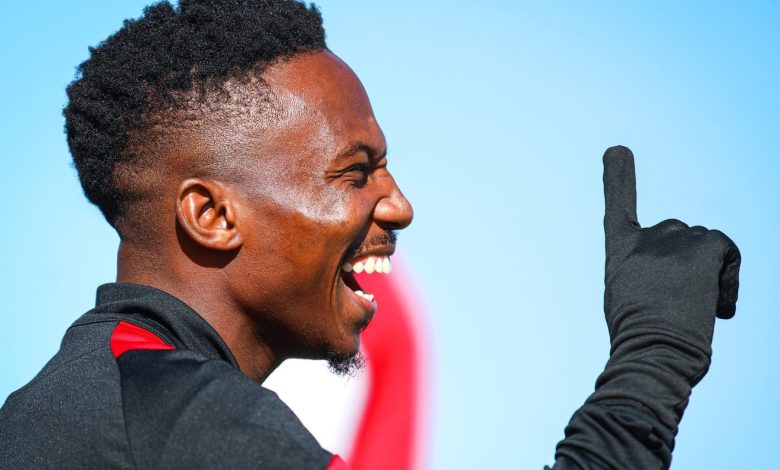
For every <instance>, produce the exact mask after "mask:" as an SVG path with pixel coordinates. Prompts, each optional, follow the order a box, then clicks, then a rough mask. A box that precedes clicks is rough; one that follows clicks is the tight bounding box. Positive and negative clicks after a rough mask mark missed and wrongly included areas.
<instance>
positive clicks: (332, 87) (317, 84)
mask: <svg viewBox="0 0 780 470" xmlns="http://www.w3.org/2000/svg"><path fill="white" fill-rule="evenodd" d="M263 80H264V81H265V82H266V83H267V84H268V85H269V86H270V90H271V92H272V93H273V99H274V101H275V102H276V104H277V105H278V106H279V107H280V110H279V111H280V113H279V116H278V118H279V119H278V121H277V125H278V130H279V131H280V132H282V133H285V134H287V133H291V134H295V133H298V134H303V135H302V137H304V138H306V139H308V140H309V142H310V143H315V141H316V142H317V143H319V144H320V145H324V146H327V147H340V146H344V145H349V144H350V143H354V142H355V141H360V142H362V143H365V144H367V145H369V146H372V147H375V148H376V149H377V150H378V151H381V150H383V147H384V146H385V142H384V136H383V135H382V132H381V130H380V128H379V126H378V124H377V122H376V119H375V117H374V113H373V110H372V109H371V104H370V102H369V99H368V96H367V95H366V92H365V90H364V88H363V85H362V84H361V83H360V80H359V79H358V77H357V76H356V75H355V73H354V72H353V71H352V69H350V68H349V66H347V64H345V63H344V62H343V61H342V60H341V59H339V58H338V57H337V56H336V55H334V54H333V53H332V52H330V51H327V50H325V51H320V52H316V53H310V54H302V55H298V56H295V57H293V58H291V59H288V60H286V61H284V62H282V63H280V64H277V65H276V66H273V67H271V68H270V69H268V70H266V71H265V73H264V74H263ZM288 137H292V136H289V135H288ZM334 150H335V149H334Z"/></svg>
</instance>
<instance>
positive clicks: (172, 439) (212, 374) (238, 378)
mask: <svg viewBox="0 0 780 470" xmlns="http://www.w3.org/2000/svg"><path fill="white" fill-rule="evenodd" d="M117 363H118V365H119V371H120V376H121V383H122V401H123V409H124V414H125V422H126V426H127V433H128V438H129V440H130V447H131V449H132V452H133V455H134V457H135V460H136V465H138V466H140V467H157V466H160V467H164V468H167V467H176V468H185V467H189V468H214V467H221V468H225V467H253V466H260V465H262V466H263V467H264V468H280V469H282V468H291V469H292V468H296V469H307V468H323V469H324V468H325V467H326V466H327V464H328V462H329V461H330V459H331V458H332V455H331V454H329V453H328V452H327V451H325V450H323V449H322V448H321V447H320V445H319V444H318V443H317V441H316V440H315V439H314V437H313V436H312V435H311V433H309V431H308V430H306V428H305V427H304V426H303V424H302V423H301V422H300V420H299V419H298V418H297V417H296V416H295V414H294V413H293V412H292V411H291V410H290V409H289V408H288V407H287V406H286V405H285V404H284V403H283V402H282V401H281V400H280V399H279V397H278V396H277V395H276V394H275V393H273V392H271V391H270V390H267V389H265V388H263V387H261V386H260V385H258V384H257V383H255V382H252V381H251V380H249V379H248V378H247V377H245V376H244V375H243V374H241V372H240V371H239V370H238V369H236V368H235V367H233V366H232V365H230V364H228V363H226V362H224V361H220V360H208V359H205V358H203V357H202V356H200V355H198V354H196V353H193V352H191V351H186V350H134V351H127V352H125V353H124V354H122V355H121V356H119V357H118V359H117Z"/></svg>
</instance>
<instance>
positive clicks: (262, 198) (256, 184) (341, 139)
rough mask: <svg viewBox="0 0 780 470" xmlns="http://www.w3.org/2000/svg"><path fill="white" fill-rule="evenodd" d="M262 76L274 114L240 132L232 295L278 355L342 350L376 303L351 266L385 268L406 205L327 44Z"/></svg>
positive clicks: (353, 83)
mask: <svg viewBox="0 0 780 470" xmlns="http://www.w3.org/2000/svg"><path fill="white" fill-rule="evenodd" d="M263 80H264V81H265V82H266V83H267V84H268V86H269V87H270V89H271V91H272V93H273V101H274V103H275V104H276V105H277V106H276V107H277V108H278V111H279V112H278V113H276V114H274V117H273V118H271V119H270V121H271V123H270V124H266V125H263V126H260V127H254V126H252V125H251V124H250V125H247V126H240V127H242V129H241V130H240V131H239V130H238V129H237V130H236V134H241V137H240V139H238V140H240V141H241V147H242V148H243V151H245V152H246V153H247V155H244V158H245V159H246V160H247V161H248V162H249V163H248V165H247V166H248V168H246V170H245V175H244V178H243V179H241V180H239V181H240V183H238V185H239V187H237V188H235V189H236V192H237V193H238V194H239V196H240V197H239V200H240V206H239V207H240V210H239V211H238V214H239V215H238V217H239V218H238V220H237V222H236V224H237V228H238V229H239V230H240V231H241V233H242V235H243V237H244V244H243V246H242V247H241V249H240V251H239V254H238V255H237V257H236V259H235V262H234V263H231V266H230V269H231V271H230V272H229V274H228V275H229V276H232V277H233V279H231V283H230V284H231V285H232V288H233V289H234V292H233V297H234V298H236V299H238V302H240V303H241V305H242V307H243V309H244V310H246V311H249V312H251V314H252V315H253V319H254V320H255V324H256V327H257V328H256V332H255V334H256V336H258V337H259V338H260V339H261V340H262V341H264V342H265V343H266V344H268V345H269V346H270V347H271V348H272V349H273V350H274V351H275V353H276V354H277V355H281V356H283V357H290V356H294V357H309V358H325V357H330V358H331V359H333V358H336V359H345V358H348V357H350V356H352V355H354V354H355V353H357V351H358V347H359V333H360V332H361V331H362V329H363V328H365V326H366V325H367V324H368V322H369V320H370V319H371V318H372V316H373V315H374V312H375V310H376V302H375V301H373V300H372V299H371V296H370V295H367V294H369V293H366V294H363V295H361V293H359V292H356V291H358V290H360V287H359V285H358V284H357V283H356V282H355V279H354V271H353V272H348V271H349V269H350V266H352V267H353V270H354V269H355V267H357V270H360V266H363V267H364V268H365V267H368V266H367V265H369V264H373V265H374V271H375V272H374V274H372V275H385V274H384V273H382V272H381V271H383V270H384V268H386V267H387V265H388V262H387V261H386V260H385V259H386V258H387V257H389V256H390V255H392V254H393V251H394V250H395V243H394V237H393V234H392V232H391V230H396V229H401V228H404V227H406V226H407V225H409V223H410V222H411V220H412V207H411V205H410V204H409V201H407V200H406V198H404V196H403V195H402V194H401V191H400V190H399V188H398V186H397V185H396V183H395V181H394V180H393V177H392V176H391V175H390V172H389V170H388V168H387V157H386V152H387V144H386V142H385V138H384V135H383V134H382V131H381V129H380V128H379V125H378V124H377V122H376V119H375V118H374V115H373V111H372V109H371V105H370V103H369V101H368V97H367V96H366V93H365V91H364V89H363V87H362V85H361V83H360V81H359V80H358V78H357V77H356V76H355V74H354V73H353V72H352V71H351V70H350V69H349V67H348V66H347V65H346V64H345V63H344V62H342V61H341V60H340V59H339V58H338V57H336V56H335V55H333V54H332V53H331V52H329V51H323V52H318V53H314V54H305V55H299V56H296V57H294V58H292V59H290V60H289V61H286V62H282V63H281V64H279V65H276V66H274V67H272V68H270V69H269V70H267V71H266V72H265V73H264V74H263ZM247 129H253V130H251V131H247ZM358 263H360V265H358Z"/></svg>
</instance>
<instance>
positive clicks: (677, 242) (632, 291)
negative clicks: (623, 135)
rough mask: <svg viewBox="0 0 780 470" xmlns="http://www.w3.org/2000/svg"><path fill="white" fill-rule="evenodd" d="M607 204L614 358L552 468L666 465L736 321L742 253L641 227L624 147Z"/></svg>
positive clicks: (612, 158)
mask: <svg viewBox="0 0 780 470" xmlns="http://www.w3.org/2000/svg"><path fill="white" fill-rule="evenodd" d="M604 199H605V203H606V210H605V215H604V232H605V238H606V269H605V276H604V286H605V289H604V313H605V316H606V320H607V327H608V329H609V336H610V341H611V349H610V357H609V360H608V362H607V365H606V367H605V368H604V372H603V373H602V374H601V375H600V376H599V378H598V380H597V381H596V390H595V392H594V393H593V394H592V395H591V396H590V397H588V399H587V400H586V401H585V404H584V405H583V406H582V407H581V408H580V409H578V410H577V411H576V412H575V413H574V415H573V416H572V418H571V421H570V422H569V425H568V426H567V427H566V430H565V435H566V437H565V438H564V440H563V441H561V442H560V443H558V447H557V450H556V453H555V458H556V461H555V466H554V467H553V468H554V469H556V470H567V469H601V468H609V469H634V470H641V469H658V468H668V467H669V466H670V464H671V458H672V457H671V454H672V449H673V448H674V437H675V435H676V434H677V426H678V425H679V423H680V420H681V419H682V415H683V411H684V410H685V407H686V406H687V404H688V397H689V396H690V394H691V389H692V388H693V387H694V386H695V385H696V384H698V383H699V381H700V380H701V379H702V377H704V375H705V374H706V373H707V370H708V369H709V365H710V357H711V353H712V350H711V343H712V334H713V330H714V326H715V317H716V316H717V317H719V318H731V317H732V316H734V313H735V310H736V302H737V290H738V287H739V266H740V253H739V249H737V246H736V245H735V244H734V242H732V241H731V240H730V239H729V238H728V237H727V236H726V235H724V234H723V233H721V232H719V231H717V230H708V229H706V228H704V227H701V226H695V227H689V226H688V225H686V224H685V223H683V222H681V221H679V220H675V219H670V220H665V221H663V222H661V223H659V224H657V225H654V226H652V227H648V228H641V227H640V225H639V222H638V220H637V215H636V177H635V173H634V156H633V154H632V153H631V151H630V150H629V149H628V148H626V147H612V148H610V149H608V150H607V152H606V153H605V154H604Z"/></svg>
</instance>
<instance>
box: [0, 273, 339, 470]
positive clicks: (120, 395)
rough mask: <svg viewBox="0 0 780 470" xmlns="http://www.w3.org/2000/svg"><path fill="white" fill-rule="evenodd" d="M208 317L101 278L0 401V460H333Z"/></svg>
mask: <svg viewBox="0 0 780 470" xmlns="http://www.w3.org/2000/svg"><path fill="white" fill-rule="evenodd" d="M337 462H338V459H337V458H334V456H333V455H331V454H330V453H328V452H327V451H325V450H323V449H322V448H321V447H320V445H319V444H318V443H317V441H316V440H315V439H314V437H313V436H312V435H311V434H310V433H309V432H308V431H307V430H306V428H305V427H304V426H303V425H302V424H301V422H300V421H299V420H298V418H297V417H296V416H295V415H294V414H293V412H292V411H291V410H290V409H289V408H288V407H287V406H286V405H285V404H284V403H283V402H282V401H281V400H280V399H279V398H278V397H277V396H276V394H275V393H273V392H272V391H270V390H268V389H265V388H263V387H261V386H260V385H258V384H257V383H255V382H253V381H252V380H250V379H248V378H247V377H245V376H244V375H243V374H242V373H241V372H240V371H239V369H238V364H237V363H236V361H235V359H234V358H233V355H232V354H231V353H230V351H229V350H228V348H227V346H226V345H225V343H224V342H223V341H222V339H221V338H220V337H219V335H217V333H216V332H215V331H214V329H212V328H211V326H210V325H209V324H208V323H207V322H206V321H205V320H204V319H203V318H201V317H200V315H198V314H197V313H195V311H193V310H192V309H191V308H189V307H188V306H187V305H185V304H184V303H182V302H181V301H179V300H177V299H176V298H174V297H173V296H171V295H168V294H166V293H165V292H162V291H160V290H158V289H154V288H151V287H145V286H139V285H132V284H106V285H104V286H101V287H100V288H99V289H98V292H97V306H96V307H95V309H93V310H90V311H89V312H87V313H86V314H84V315H83V316H82V317H81V318H79V319H78V320H77V321H76V322H75V323H74V324H73V325H72V326H71V327H70V328H68V331H67V333H66V334H65V337H64V339H63V340H62V346H61V348H60V350H59V352H58V353H57V354H56V355H55V356H54V358H52V359H51V360H50V361H49V363H48V364H46V366H45V367H44V368H43V370H41V372H40V373H39V374H38V375H37V376H36V377H35V378H34V379H33V380H32V381H31V382H30V383H29V384H27V385H26V386H24V387H23V388H21V389H20V390H18V391H16V392H14V393H13V394H11V395H10V396H9V397H8V400H6V402H5V404H4V405H3V408H2V409H0V468H3V469H6V468H96V469H97V468H143V469H147V468H188V469H194V468H236V469H238V468H269V469H296V470H297V469H304V470H305V469H318V470H322V469H326V468H328V466H329V465H331V464H333V466H331V467H330V468H339V467H338V464H337Z"/></svg>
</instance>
